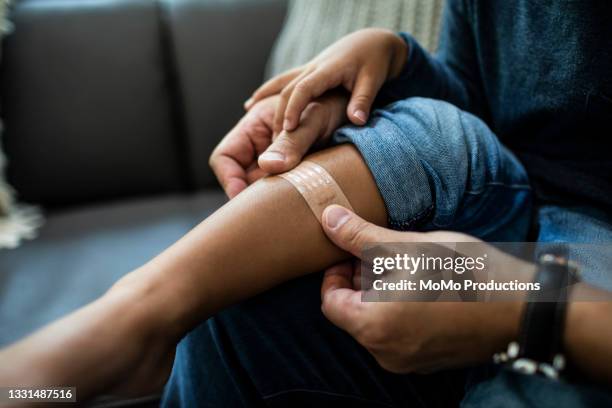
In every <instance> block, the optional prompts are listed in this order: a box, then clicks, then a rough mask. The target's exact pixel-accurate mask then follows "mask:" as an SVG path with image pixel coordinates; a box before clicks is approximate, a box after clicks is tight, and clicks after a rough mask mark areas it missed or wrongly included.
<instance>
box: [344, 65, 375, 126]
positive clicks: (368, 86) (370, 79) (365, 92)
mask: <svg viewBox="0 0 612 408" xmlns="http://www.w3.org/2000/svg"><path fill="white" fill-rule="evenodd" d="M379 77H380V76H377V75H374V74H372V73H370V72H368V70H366V69H363V70H362V71H361V72H360V73H359V75H358V76H357V79H356V80H355V85H354V87H353V90H352V92H351V100H350V102H349V104H348V106H347V108H346V115H347V117H348V118H349V120H350V121H351V122H352V123H354V124H355V125H365V123H366V122H367V121H368V117H369V116H370V110H371V109H372V104H373V103H374V99H375V98H376V95H377V94H378V91H379V90H380V87H381V86H382V84H383V81H384V79H381V78H379Z"/></svg>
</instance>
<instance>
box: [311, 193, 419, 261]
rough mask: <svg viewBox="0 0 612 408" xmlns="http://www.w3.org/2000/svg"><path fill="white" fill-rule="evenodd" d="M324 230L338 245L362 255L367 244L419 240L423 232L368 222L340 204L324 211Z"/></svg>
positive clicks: (356, 254) (357, 255)
mask: <svg viewBox="0 0 612 408" xmlns="http://www.w3.org/2000/svg"><path fill="white" fill-rule="evenodd" d="M322 220H323V223H322V224H323V231H325V234H326V235H327V237H328V238H329V239H330V240H331V241H332V242H333V243H334V244H336V245H337V246H338V247H340V248H342V249H344V250H345V251H347V252H350V253H352V254H353V255H355V256H356V257H358V258H359V257H360V256H361V251H362V250H363V247H364V246H365V245H366V244H371V243H381V242H411V241H417V242H418V241H419V239H422V238H421V235H422V233H419V232H398V231H393V230H390V229H387V228H382V227H379V226H377V225H374V224H372V223H370V222H367V221H366V220H364V219H363V218H361V217H359V216H358V215H357V214H355V213H354V212H352V211H350V210H348V209H346V208H344V207H341V206H339V205H330V206H329V207H327V208H326V209H325V211H323V216H322Z"/></svg>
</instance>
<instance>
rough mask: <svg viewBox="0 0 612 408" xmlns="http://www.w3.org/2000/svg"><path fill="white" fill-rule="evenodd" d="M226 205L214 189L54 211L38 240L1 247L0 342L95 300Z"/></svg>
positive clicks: (22, 333)
mask: <svg viewBox="0 0 612 408" xmlns="http://www.w3.org/2000/svg"><path fill="white" fill-rule="evenodd" d="M224 202H225V196H224V195H223V194H222V193H220V192H217V191H214V192H206V193H200V194H198V195H196V196H165V197H160V198H156V199H149V200H146V201H129V202H117V203H115V204H113V205H108V206H99V207H88V208H81V209H75V210H72V211H69V212H61V213H55V214H50V215H49V216H48V220H47V223H46V225H45V226H44V227H43V228H42V230H41V235H40V237H39V238H38V239H36V240H34V241H29V242H26V243H25V244H23V245H22V246H21V247H19V248H17V249H14V250H10V251H9V250H0V327H2V330H0V347H1V346H2V345H6V344H7V343H9V342H12V341H14V340H16V339H18V338H20V337H22V336H24V335H26V334H28V333H29V332H31V331H32V330H34V329H36V328H38V327H40V326H41V325H43V324H45V323H48V322H50V321H51V320H54V319H56V318H58V317H60V316H62V315H64V314H66V313H68V312H69V311H71V310H73V309H75V308H77V307H79V306H81V305H83V304H85V303H87V302H90V301H92V300H94V299H95V298H96V297H98V296H100V295H101V294H102V293H104V291H106V290H107V289H108V288H109V287H110V286H111V285H112V284H113V283H114V282H115V281H116V280H117V279H118V278H119V277H121V276H122V275H123V274H125V273H126V272H128V271H130V270H132V269H134V268H136V267H138V266H140V265H142V264H143V263H145V262H146V261H147V260H149V259H151V258H152V257H153V256H155V255H156V254H157V253H159V252H160V251H162V250H163V249H164V248H166V247H168V246H169V245H170V244H172V243H173V242H174V241H176V240H177V239H178V238H180V237H181V236H182V235H184V234H185V233H186V232H187V231H188V230H189V229H191V228H192V227H194V226H195V225H197V224H198V223H199V222H200V221H201V220H202V219H204V218H205V217H206V216H208V215H209V214H211V213H212V212H213V211H214V210H216V209H217V208H218V207H219V206H221V205H222V204H223V203H224Z"/></svg>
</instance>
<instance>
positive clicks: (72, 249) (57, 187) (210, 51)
mask: <svg viewBox="0 0 612 408" xmlns="http://www.w3.org/2000/svg"><path fill="white" fill-rule="evenodd" d="M284 13H285V4H284V2H283V1H282V0H157V1H156V0H21V1H19V0H18V1H17V2H16V5H15V7H14V9H13V14H12V19H13V21H14V22H15V26H16V30H15V32H14V33H13V34H12V35H11V36H9V37H8V38H6V39H5V42H4V52H3V60H2V64H3V65H2V69H1V72H0V85H1V89H0V95H1V96H2V103H1V106H2V116H3V118H4V121H5V130H6V131H5V133H4V147H5V151H6V154H7V156H8V158H9V160H10V163H9V168H8V174H9V180H10V182H11V183H12V185H13V186H14V187H15V188H16V189H17V191H18V192H19V193H20V199H21V200H22V201H25V202H30V203H37V204H40V205H41V206H43V207H44V209H45V212H46V217H47V222H46V225H45V226H44V228H43V229H42V230H41V234H40V237H39V238H38V239H36V240H34V241H28V242H26V243H25V244H24V245H22V246H21V247H20V248H18V249H16V250H0V327H1V329H0V346H2V345H6V344H7V343H9V342H11V341H13V340H16V339H17V338H19V337H21V336H23V335H25V334H27V333H28V332H30V331H32V330H34V329H35V328H37V327H39V326H41V325H42V324H44V323H46V322H48V321H50V320H52V319H55V318H57V317H58V316H61V315H63V314H65V313H67V312H68V311H70V310H72V309H74V308H76V307H78V306H80V305H82V304H84V303H86V302H88V301H90V300H92V299H94V298H95V297H97V296H99V295H100V294H101V293H103V292H104V291H105V290H106V289H107V288H108V287H109V286H110V285H111V284H112V282H114V281H115V280H116V279H117V278H118V277H120V276H121V275H123V274H124V273H126V272H127V271H129V270H131V269H132V268H134V267H137V266H138V265H140V264H142V263H143V262H144V261H146V260H147V259H149V258H151V257H152V256H154V255H155V254H156V253H158V252H159V251H161V250H162V249H163V248H164V247H166V246H167V245H169V244H170V243H172V242H173V241H175V240H176V239H177V238H179V237H180V236H181V235H182V234H184V233H185V232H186V231H187V230H188V229H190V228H191V227H192V226H194V225H195V224H197V223H198V222H199V220H201V219H202V218H203V217H205V216H206V215H207V214H209V213H211V212H212V211H214V210H215V209H216V208H218V207H219V206H220V205H221V204H222V203H223V202H224V200H225V198H224V195H223V194H222V193H221V192H220V190H219V189H218V187H217V184H216V181H215V179H214V176H213V174H212V173H211V171H210V170H209V168H208V157H209V155H210V152H211V150H212V149H213V148H214V146H215V145H216V143H217V142H218V140H219V139H220V138H221V137H222V136H223V135H224V134H225V133H226V132H227V131H228V130H229V129H230V128H231V126H232V125H233V124H234V123H235V122H236V120H237V119H238V118H239V117H240V116H241V114H242V107H241V106H242V101H243V100H244V99H246V97H247V96H248V94H249V93H250V91H252V90H253V89H254V88H255V87H256V86H257V85H258V84H259V83H260V82H261V80H262V78H263V73H264V67H265V62H266V60H267V57H268V54H269V52H270V50H271V47H272V44H273V41H274V39H275V37H276V35H277V34H278V32H279V30H280V27H281V25H282V22H283V18H284Z"/></svg>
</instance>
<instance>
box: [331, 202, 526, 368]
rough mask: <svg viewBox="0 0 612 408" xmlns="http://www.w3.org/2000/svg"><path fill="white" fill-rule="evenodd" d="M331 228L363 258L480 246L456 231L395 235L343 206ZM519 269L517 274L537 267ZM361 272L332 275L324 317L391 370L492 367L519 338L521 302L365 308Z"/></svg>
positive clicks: (349, 267)
mask: <svg viewBox="0 0 612 408" xmlns="http://www.w3.org/2000/svg"><path fill="white" fill-rule="evenodd" d="M323 229H324V231H325V233H326V234H327V236H328V237H329V239H330V240H331V241H333V242H334V243H335V244H336V245H337V246H339V247H340V248H342V249H344V250H346V251H347V252H350V253H351V254H353V255H354V256H356V257H357V258H359V257H361V256H362V252H361V251H362V249H363V247H364V245H365V244H368V243H382V242H393V243H399V242H444V243H448V242H464V241H478V240H477V239H476V238H473V237H470V236H468V235H465V234H460V233H455V232H446V231H436V232H427V233H420V232H398V231H392V230H388V229H385V228H381V227H378V226H375V225H373V224H371V223H368V222H366V221H365V220H363V219H362V218H360V217H359V216H357V215H356V214H354V213H352V212H351V211H349V210H347V209H345V208H343V207H340V206H337V205H334V206H330V207H328V208H327V209H326V210H325V212H324V213H323ZM512 259H515V258H512ZM517 262H519V263H520V264H516V265H515V266H516V267H517V268H524V267H529V266H530V265H531V264H528V263H527V262H523V261H518V260H517ZM357 272H358V271H356V270H355V266H354V263H353V262H346V263H342V264H339V265H336V266H334V267H332V268H330V269H328V270H327V271H326V273H325V278H324V280H323V285H322V288H321V295H322V311H323V313H324V314H325V316H326V317H327V318H328V319H329V320H330V321H331V322H332V323H334V324H335V325H337V326H338V327H340V328H341V329H343V330H345V331H347V332H348V333H349V334H350V335H351V336H353V337H354V338H355V339H356V340H357V341H358V342H359V343H360V344H361V345H363V346H364V347H365V348H366V349H367V350H368V351H369V352H370V353H371V354H372V355H373V356H374V357H375V358H376V360H377V361H378V363H379V364H380V365H381V366H382V367H383V368H385V369H387V370H389V371H392V372H397V373H407V372H430V371H435V370H438V369H443V368H450V367H456V366H461V365H466V364H470V363H475V362H480V361H486V360H487V359H490V358H491V357H492V355H493V354H494V353H495V352H498V351H500V350H503V349H504V348H505V347H506V346H507V344H508V343H509V342H510V341H511V340H512V339H514V338H516V336H517V333H518V326H519V320H520V315H521V310H522V303H521V302H519V301H515V302H491V303H475V302H399V301H398V302H362V298H361V296H362V291H361V290H360V287H359V282H358V280H357V279H355V276H356V273H357Z"/></svg>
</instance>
